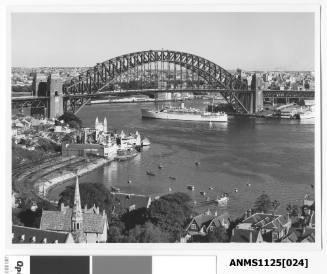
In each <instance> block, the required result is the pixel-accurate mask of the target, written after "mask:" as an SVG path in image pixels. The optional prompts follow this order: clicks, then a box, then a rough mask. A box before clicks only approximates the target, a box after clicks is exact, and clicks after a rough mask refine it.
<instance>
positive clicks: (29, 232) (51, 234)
mask: <svg viewBox="0 0 327 274" xmlns="http://www.w3.org/2000/svg"><path fill="white" fill-rule="evenodd" d="M12 243H13V244H67V243H74V239H73V236H72V234H71V233H70V232H56V231H49V230H43V229H38V228H32V227H25V226H18V225H13V226H12Z"/></svg>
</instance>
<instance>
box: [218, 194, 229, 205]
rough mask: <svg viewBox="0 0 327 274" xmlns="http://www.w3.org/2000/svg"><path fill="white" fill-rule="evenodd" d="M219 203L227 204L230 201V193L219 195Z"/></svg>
mask: <svg viewBox="0 0 327 274" xmlns="http://www.w3.org/2000/svg"><path fill="white" fill-rule="evenodd" d="M216 201H217V202H218V204H219V205H226V204H227V202H228V201H229V195H228V193H224V194H222V195H221V196H220V197H217V200H216Z"/></svg>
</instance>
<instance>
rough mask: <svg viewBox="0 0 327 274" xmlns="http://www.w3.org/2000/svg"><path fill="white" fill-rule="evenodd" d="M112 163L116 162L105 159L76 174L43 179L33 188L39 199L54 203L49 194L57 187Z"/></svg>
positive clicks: (111, 159)
mask: <svg viewBox="0 0 327 274" xmlns="http://www.w3.org/2000/svg"><path fill="white" fill-rule="evenodd" d="M112 161H114V159H113V158H109V159H105V158H100V159H97V161H96V163H88V164H87V165H86V166H83V167H81V168H79V169H78V170H77V171H76V173H75V172H66V173H64V174H62V175H59V176H54V177H53V178H51V179H46V180H44V179H41V180H40V181H39V182H36V183H35V184H34V185H33V188H34V190H35V192H36V195H37V196H38V197H40V198H41V199H44V200H47V201H49V202H54V201H50V200H49V199H48V194H49V191H51V190H52V189H53V188H55V187H56V186H59V185H61V184H63V183H65V182H67V181H69V180H72V179H73V178H75V177H76V175H77V176H83V175H86V174H87V173H89V172H91V171H93V170H95V169H97V168H99V167H102V166H104V165H106V164H109V163H111V162H112Z"/></svg>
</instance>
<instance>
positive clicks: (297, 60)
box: [11, 12, 315, 71]
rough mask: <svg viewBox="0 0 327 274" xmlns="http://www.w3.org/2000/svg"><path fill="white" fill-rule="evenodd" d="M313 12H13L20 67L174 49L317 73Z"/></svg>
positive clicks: (248, 66)
mask: <svg viewBox="0 0 327 274" xmlns="http://www.w3.org/2000/svg"><path fill="white" fill-rule="evenodd" d="M314 35H315V32H314V14H313V13H216V12H215V13H90V14H85V13H84V14H83V13H13V14H12V17H11V53H12V66H15V67H16V66H18V67H39V66H63V67H65V66H70V67H74V66H93V65H95V64H96V63H99V62H103V61H105V60H108V59H111V58H114V57H116V56H119V55H122V54H127V53H131V52H135V51H141V50H149V49H169V50H176V51H184V52H188V53H193V54H196V55H199V56H201V57H204V58H207V59H209V60H211V61H213V62H215V63H216V64H218V65H220V66H222V67H223V68H225V69H236V68H241V69H244V70H312V71H313V70H314Z"/></svg>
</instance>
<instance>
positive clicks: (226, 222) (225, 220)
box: [207, 212, 230, 233]
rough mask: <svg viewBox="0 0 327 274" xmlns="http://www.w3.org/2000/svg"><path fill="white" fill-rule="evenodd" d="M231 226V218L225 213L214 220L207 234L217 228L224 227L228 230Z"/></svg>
mask: <svg viewBox="0 0 327 274" xmlns="http://www.w3.org/2000/svg"><path fill="white" fill-rule="evenodd" d="M229 226H230V216H229V214H228V213H227V212H224V213H223V214H222V215H220V216H217V217H215V218H213V219H212V221H211V222H210V224H209V225H208V228H207V233H208V232H209V231H213V230H214V229H215V228H217V227H223V228H225V229H228V228H229Z"/></svg>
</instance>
